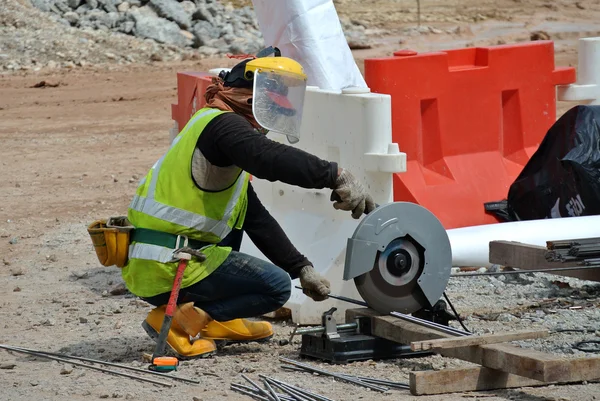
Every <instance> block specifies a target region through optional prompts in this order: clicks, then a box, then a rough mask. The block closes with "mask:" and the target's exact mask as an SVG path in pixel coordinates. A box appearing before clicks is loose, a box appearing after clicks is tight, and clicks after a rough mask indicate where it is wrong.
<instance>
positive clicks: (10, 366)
mask: <svg viewBox="0 0 600 401" xmlns="http://www.w3.org/2000/svg"><path fill="white" fill-rule="evenodd" d="M16 366H17V365H16V364H14V363H7V362H3V363H0V369H5V370H10V369H14V368H15V367H16Z"/></svg>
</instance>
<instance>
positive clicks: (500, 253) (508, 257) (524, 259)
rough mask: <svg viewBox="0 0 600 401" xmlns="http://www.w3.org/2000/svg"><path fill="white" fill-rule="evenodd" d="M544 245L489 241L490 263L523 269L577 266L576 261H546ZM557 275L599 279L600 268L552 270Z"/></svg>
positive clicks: (592, 279)
mask: <svg viewBox="0 0 600 401" xmlns="http://www.w3.org/2000/svg"><path fill="white" fill-rule="evenodd" d="M547 251H548V249H547V248H546V247H543V246H537V245H530V244H523V243H521V242H512V241H490V257H489V260H490V263H494V264H498V265H501V266H510V267H514V268H518V269H523V270H534V269H552V268H555V267H573V266H578V265H577V263H576V262H568V263H561V262H548V261H547V260H546V257H545V256H544V255H545V253H546V252H547ZM552 274H555V275H557V276H566V277H576V278H579V279H581V280H591V281H600V269H597V270H593V269H592V270H590V269H588V270H567V271H558V272H552Z"/></svg>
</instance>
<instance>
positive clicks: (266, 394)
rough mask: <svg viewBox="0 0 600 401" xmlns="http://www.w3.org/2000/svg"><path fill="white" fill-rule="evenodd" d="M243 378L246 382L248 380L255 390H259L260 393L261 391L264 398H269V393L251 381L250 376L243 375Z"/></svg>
mask: <svg viewBox="0 0 600 401" xmlns="http://www.w3.org/2000/svg"><path fill="white" fill-rule="evenodd" d="M242 378H243V379H244V380H246V381H247V382H248V383H250V384H251V385H252V387H254V388H255V389H257V390H258V391H260V393H261V394H262V395H264V396H266V397H267V398H270V397H269V393H268V392H267V391H265V390H263V389H262V388H261V387H260V386H259V385H258V384H256V383H255V382H254V381H253V380H252V379H250V378H249V377H248V376H246V375H245V374H243V373H242Z"/></svg>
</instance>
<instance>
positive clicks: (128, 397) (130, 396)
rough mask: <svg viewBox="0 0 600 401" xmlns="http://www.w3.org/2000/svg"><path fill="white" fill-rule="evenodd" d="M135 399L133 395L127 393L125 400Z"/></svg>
mask: <svg viewBox="0 0 600 401" xmlns="http://www.w3.org/2000/svg"><path fill="white" fill-rule="evenodd" d="M134 398H135V395H133V394H131V393H127V394H125V399H126V400H133V399H134Z"/></svg>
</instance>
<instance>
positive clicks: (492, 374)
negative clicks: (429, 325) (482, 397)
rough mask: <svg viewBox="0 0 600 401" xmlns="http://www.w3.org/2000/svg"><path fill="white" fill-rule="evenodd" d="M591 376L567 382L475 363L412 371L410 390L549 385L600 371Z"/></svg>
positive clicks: (428, 392) (423, 392)
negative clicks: (528, 376)
mask: <svg viewBox="0 0 600 401" xmlns="http://www.w3.org/2000/svg"><path fill="white" fill-rule="evenodd" d="M589 373H590V375H589V378H587V379H582V380H566V381H564V382H549V383H546V382H541V381H539V380H533V379H529V378H526V377H522V376H517V375H513V374H510V373H505V372H500V371H498V370H495V369H489V368H481V367H471V368H459V369H444V370H438V371H425V372H410V373H409V384H410V392H411V394H413V395H432V394H447V393H457V392H463V391H483V390H495V389H502V388H517V387H534V386H547V385H549V384H557V383H576V382H581V381H583V380H595V379H600V372H594V374H591V373H593V372H589Z"/></svg>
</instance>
